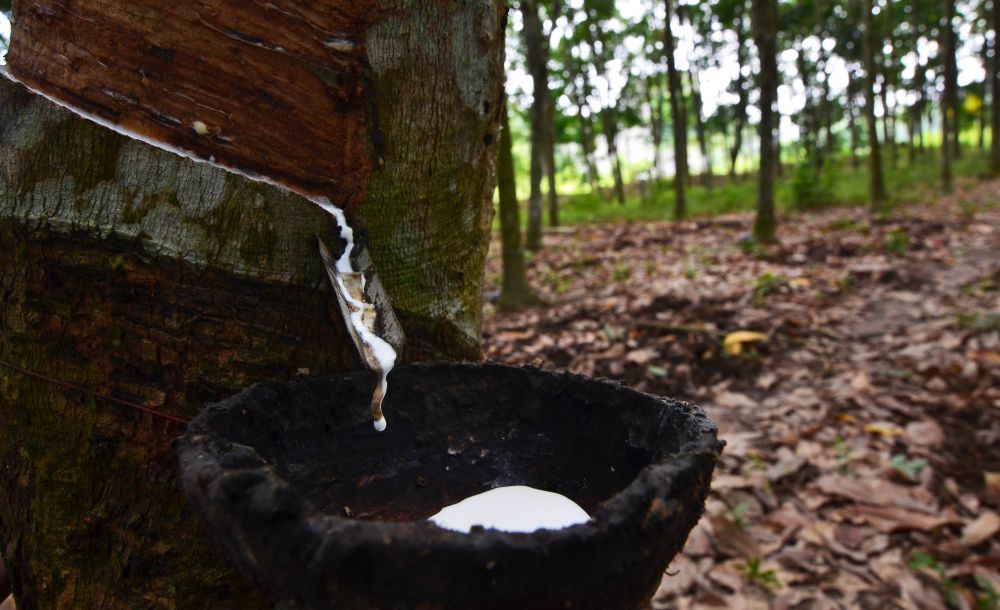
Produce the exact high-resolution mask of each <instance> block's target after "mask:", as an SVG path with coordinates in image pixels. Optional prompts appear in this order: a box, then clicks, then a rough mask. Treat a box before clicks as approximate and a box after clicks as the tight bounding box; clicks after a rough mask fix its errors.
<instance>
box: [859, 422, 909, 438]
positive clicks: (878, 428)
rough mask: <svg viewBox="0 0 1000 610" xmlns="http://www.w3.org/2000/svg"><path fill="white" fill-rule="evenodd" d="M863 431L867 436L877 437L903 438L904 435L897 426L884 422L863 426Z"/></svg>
mask: <svg viewBox="0 0 1000 610" xmlns="http://www.w3.org/2000/svg"><path fill="white" fill-rule="evenodd" d="M863 429H864V431H865V432H867V433H869V434H877V435H879V436H903V433H904V430H903V429H902V428H900V427H899V426H894V425H892V424H889V423H885V422H875V423H872V424H865V425H864V428H863Z"/></svg>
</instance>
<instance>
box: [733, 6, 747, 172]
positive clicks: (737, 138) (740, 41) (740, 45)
mask: <svg viewBox="0 0 1000 610" xmlns="http://www.w3.org/2000/svg"><path fill="white" fill-rule="evenodd" d="M737 6H738V7H742V6H743V2H740V3H738V4H737ZM735 27H736V63H737V64H738V67H739V72H738V74H739V75H738V76H737V77H736V95H737V98H738V101H737V102H736V117H735V119H736V122H735V125H734V126H733V145H732V148H730V149H729V180H730V181H731V182H736V161H737V160H738V159H739V158H740V150H741V149H742V148H743V129H744V127H746V124H747V104H748V103H749V100H750V95H749V92H748V91H747V82H746V81H747V79H746V77H745V76H744V75H743V66H744V65H745V64H746V42H747V40H746V38H747V37H746V31H745V30H744V24H743V11H742V8H737V11H736V24H735Z"/></svg>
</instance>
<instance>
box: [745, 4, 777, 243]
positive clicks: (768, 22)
mask: <svg viewBox="0 0 1000 610" xmlns="http://www.w3.org/2000/svg"><path fill="white" fill-rule="evenodd" d="M751 7H752V8H751V10H752V21H753V37H754V44H755V45H756V46H757V55H758V57H759V60H760V77H759V84H760V126H759V129H760V176H759V177H758V180H757V217H756V220H755V221H754V227H753V232H754V237H755V238H756V239H757V241H759V242H762V243H773V242H774V241H775V235H774V229H775V221H774V176H775V170H776V164H777V158H776V157H777V155H776V154H775V153H776V152H777V151H776V149H775V145H774V130H775V116H776V112H775V110H774V104H775V102H776V101H777V97H778V50H777V38H778V1H777V0H752V4H751Z"/></svg>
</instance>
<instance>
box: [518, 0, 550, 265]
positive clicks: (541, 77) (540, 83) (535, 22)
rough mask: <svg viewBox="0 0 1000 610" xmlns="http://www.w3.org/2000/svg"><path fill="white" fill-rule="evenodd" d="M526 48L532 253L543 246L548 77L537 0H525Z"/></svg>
mask: <svg viewBox="0 0 1000 610" xmlns="http://www.w3.org/2000/svg"><path fill="white" fill-rule="evenodd" d="M520 7H521V19H522V21H523V35H524V49H525V56H526V58H527V64H528V71H529V72H531V81H532V85H533V93H532V101H531V110H530V117H531V120H530V125H531V129H530V132H531V169H530V172H531V191H530V193H529V195H528V231H527V235H526V238H525V247H527V248H528V250H531V251H532V252H535V251H538V250H540V249H541V248H542V178H543V175H544V169H545V126H544V124H545V112H546V103H545V95H546V92H547V91H548V76H547V71H546V70H545V69H544V66H545V64H546V60H547V57H546V55H547V53H546V50H545V48H546V46H545V42H544V40H543V39H544V33H543V31H542V19H541V17H540V16H539V14H538V2H537V1H536V0H521V4H520Z"/></svg>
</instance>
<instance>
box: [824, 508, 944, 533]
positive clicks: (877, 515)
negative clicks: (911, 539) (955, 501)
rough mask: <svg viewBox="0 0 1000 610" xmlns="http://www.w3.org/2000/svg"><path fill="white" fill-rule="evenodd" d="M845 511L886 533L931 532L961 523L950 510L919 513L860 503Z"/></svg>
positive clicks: (844, 511) (846, 513)
mask: <svg viewBox="0 0 1000 610" xmlns="http://www.w3.org/2000/svg"><path fill="white" fill-rule="evenodd" d="M843 513H844V514H845V515H848V516H850V517H852V518H857V519H863V520H864V521H866V522H867V523H868V524H870V525H871V526H872V527H874V528H875V529H877V530H878V531H880V532H884V533H886V534H888V533H892V532H899V531H905V530H921V531H925V532H929V531H932V530H935V529H937V528H939V527H942V526H944V525H949V524H952V523H961V519H959V518H958V517H957V516H956V515H955V513H954V512H953V511H950V510H949V511H946V512H945V513H944V514H942V515H928V514H926V513H917V512H913V511H911V510H906V509H903V508H899V507H898V506H868V505H864V504H858V505H855V506H850V507H847V508H845V509H844V510H843Z"/></svg>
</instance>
